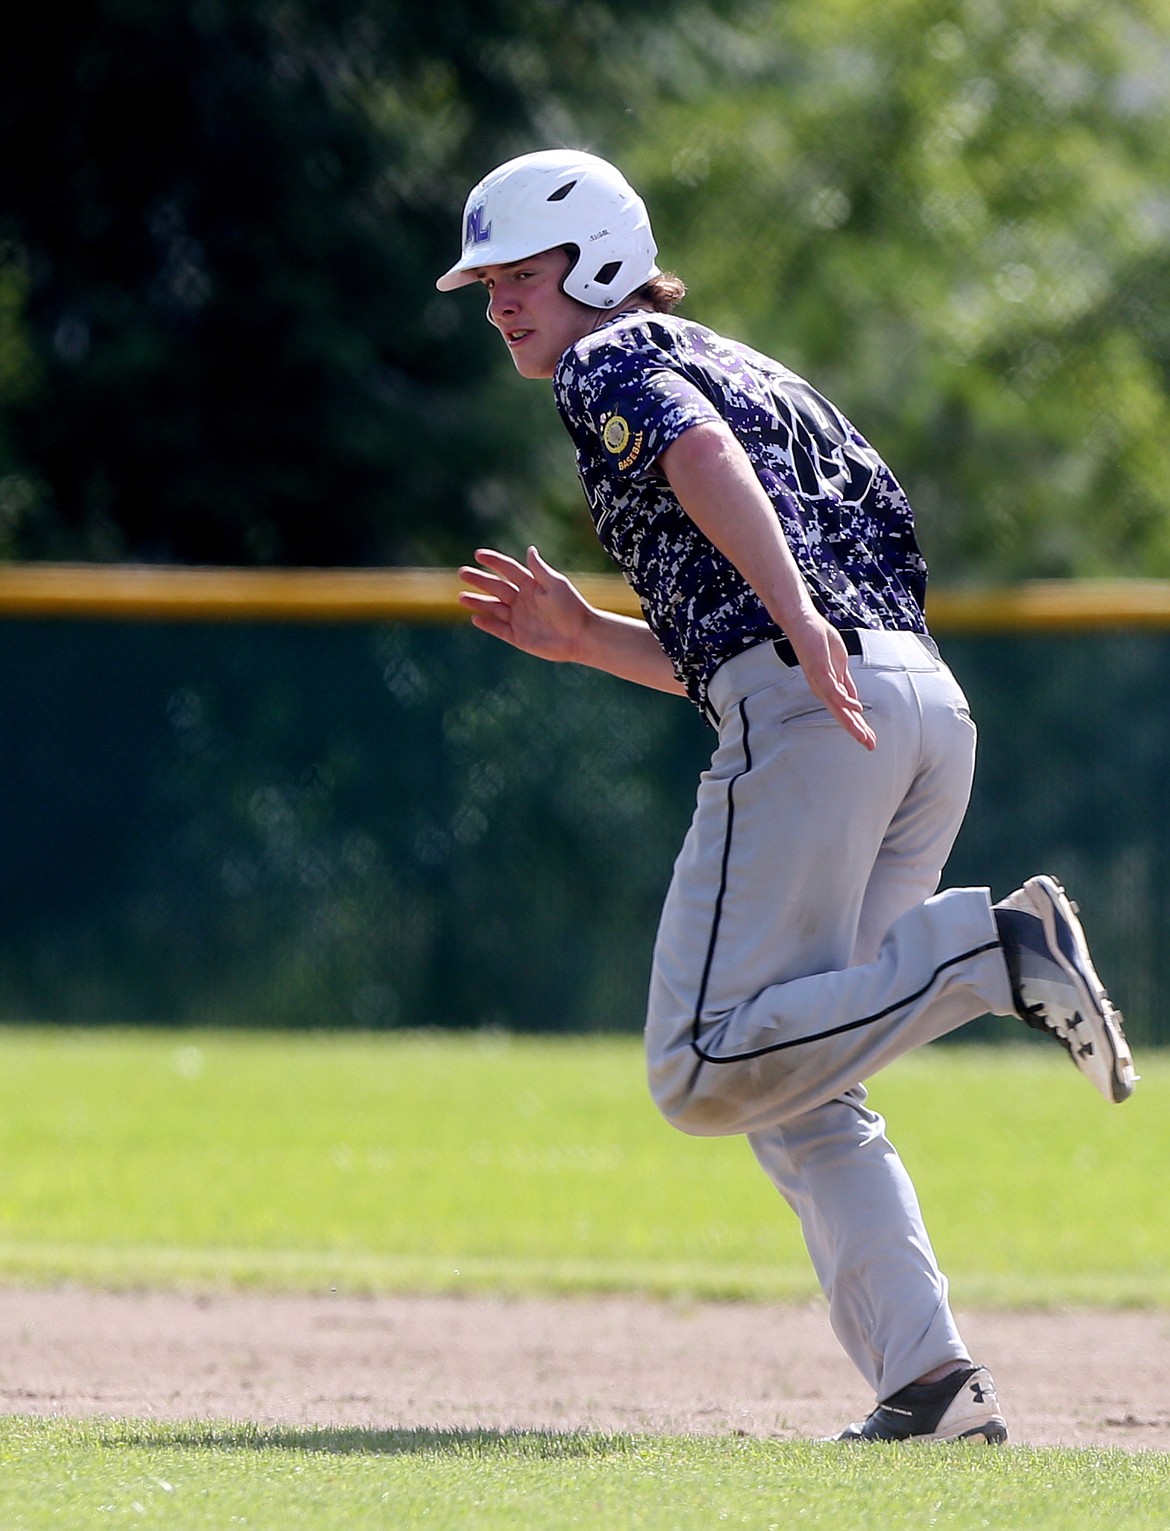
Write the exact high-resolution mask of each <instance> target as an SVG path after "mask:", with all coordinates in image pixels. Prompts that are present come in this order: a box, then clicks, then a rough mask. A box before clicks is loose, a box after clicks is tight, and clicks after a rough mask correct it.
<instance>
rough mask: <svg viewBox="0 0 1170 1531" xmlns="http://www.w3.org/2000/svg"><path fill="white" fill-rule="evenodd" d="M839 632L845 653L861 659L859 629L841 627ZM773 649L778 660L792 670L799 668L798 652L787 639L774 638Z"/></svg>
mask: <svg viewBox="0 0 1170 1531" xmlns="http://www.w3.org/2000/svg"><path fill="white" fill-rule="evenodd" d="M837 632H838V634H839V635H840V638H841V642H842V643H843V644H844V645H845V652H846V653H847V654H852V655H853V656H854V658H860V657H861V653H862V648H861V634H860V633H859V632H858V631H857V629H856V628H855V627H839V628H838V629H837ZM772 647H773V648H774V649H775V650H776V658H777V659H779V660H781V661H782V662H783V663H784V664H786V665H787V666H788V668H789V669H790V670H795V669H796V668H797V667H798V666H799V664H800V660H799V659H797V657H796V650H795V649H794V648H793V647H792V645H791V643H789V641H788V639H787V638H774V639H773V640H772Z"/></svg>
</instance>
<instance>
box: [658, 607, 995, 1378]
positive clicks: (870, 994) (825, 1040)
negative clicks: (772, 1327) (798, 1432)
mask: <svg viewBox="0 0 1170 1531" xmlns="http://www.w3.org/2000/svg"><path fill="white" fill-rule="evenodd" d="M859 637H860V646H861V648H862V653H861V654H860V655H859V656H857V657H855V658H852V659H851V660H850V669H851V671H852V674H853V676H854V679H855V682H856V685H857V689H858V693H859V695H860V697H861V699H862V702H863V704H864V706H865V715H866V718H867V720H868V721H869V723H870V725H871V726H872V727H873V729H874V732H875V733H876V735H877V741H878V743H877V748H876V750H874V751H873V752H868V751H866V750H864V749H863V748H862V747H861V746H860V745H858V744H857V743H856V742H855V741H854V740H853V739H851V738H850V737H849V736H848V735H847V734H846V733H845V731H844V729H842V728H841V726H840V725H839V724H838V723H837V722H836V721H835V720H834V719H833V718H832V716H831V715H830V714H829V712H828V711H827V709H826V708H825V707H824V706H823V705H822V704H820V703H819V702H818V701H817V700H816V699H815V698H814V697H813V695H812V693H811V692H810V691H809V689H808V687H807V685H806V683H805V680H804V676H803V673H802V672H801V670H800V669H799V668H796V667H793V666H789V665H787V664H785V663H784V661H783V659H782V658H781V657H780V656H779V655H778V654H777V652H776V649H775V647H774V646H773V645H772V644H770V643H767V644H761V645H759V646H757V647H755V648H753V649H749V650H748V651H747V652H746V653H743V654H740V655H737V656H736V658H734V659H732V660H729V661H728V662H727V663H726V664H725V665H723V666H722V667H721V668H720V669H719V670H718V671H717V673H716V674H715V676H714V678H713V680H712V683H711V686H710V691H709V695H710V702H711V707H712V710H713V712H714V713H715V714H716V715H717V717H718V727H719V744H718V747H717V749H716V751H715V754H714V757H713V758H712V761H711V766H710V769H709V770H707V771H705V772H704V773H703V776H702V778H701V781H700V784H699V792H698V802H697V805H696V809H695V815H694V818H693V820H692V823H691V827H690V830H689V831H688V834H687V837H686V839H685V841H684V843H683V846H682V849H681V851H680V853H679V856H678V859H677V861H676V863H675V869H674V876H673V879H672V881H671V885H670V889H669V892H668V894H667V897H666V902H665V905H664V907H663V911H662V918H661V923H660V926H659V931H658V939H657V942H656V944H655V951H654V966H653V973H652V977H651V984H650V997H649V1007H648V1015H647V1023H646V1053H647V1069H648V1075H649V1081H650V1089H651V1093H652V1095H653V1097H654V1100H655V1102H656V1103H657V1105H658V1107H659V1109H660V1110H661V1111H662V1112H663V1114H664V1115H665V1116H666V1118H667V1119H668V1120H669V1121H670V1122H672V1123H673V1124H674V1125H675V1126H677V1127H679V1128H680V1129H681V1130H682V1131H684V1132H689V1133H695V1134H699V1135H722V1134H729V1133H744V1134H746V1136H747V1138H748V1140H749V1142H750V1143H751V1146H752V1149H753V1150H754V1152H755V1155H756V1158H757V1159H758V1160H759V1162H760V1164H761V1166H762V1167H763V1169H764V1170H765V1172H766V1173H767V1174H768V1176H769V1177H770V1178H771V1180H772V1181H773V1183H774V1184H775V1185H776V1187H777V1189H778V1190H779V1191H780V1193H781V1195H782V1196H783V1197H784V1198H785V1200H787V1201H788V1203H789V1204H790V1206H791V1207H792V1208H793V1209H794V1211H795V1212H796V1213H797V1216H798V1217H799V1218H800V1222H801V1228H802V1231H803V1234H804V1238H805V1242H806V1244H807V1246H808V1250H809V1254H810V1255H811V1257H812V1262H813V1266H814V1268H815V1270H816V1274H817V1278H818V1280H819V1281H820V1284H821V1286H822V1288H823V1290H824V1292H825V1294H826V1296H827V1298H828V1301H829V1316H830V1321H831V1323H832V1326H833V1329H834V1332H835V1333H836V1335H837V1337H838V1339H839V1340H840V1342H841V1344H842V1346H843V1347H844V1349H845V1351H846V1353H847V1354H848V1355H849V1356H850V1358H851V1359H852V1360H853V1362H854V1364H855V1365H856V1366H857V1367H858V1369H859V1370H860V1371H861V1373H862V1375H863V1376H864V1377H865V1378H866V1379H867V1380H868V1381H869V1382H870V1383H871V1384H872V1386H873V1388H874V1392H875V1395H876V1396H877V1397H878V1398H879V1399H880V1398H885V1397H888V1396H889V1395H890V1394H891V1393H893V1392H896V1391H897V1390H898V1389H899V1388H901V1387H903V1386H905V1385H906V1384H907V1383H909V1382H912V1381H914V1380H915V1379H916V1378H918V1377H920V1376H922V1375H924V1374H925V1373H926V1372H928V1371H931V1370H933V1369H934V1368H935V1367H937V1366H939V1365H941V1364H943V1363H945V1362H947V1361H950V1360H960V1359H962V1358H964V1357H965V1356H966V1355H967V1350H966V1347H965V1346H964V1344H963V1341H962V1339H961V1338H960V1336H959V1333H958V1329H957V1327H956V1324H955V1320H954V1317H953V1315H952V1313H951V1310H950V1306H949V1303H948V1299H947V1282H946V1278H945V1277H944V1276H943V1274H942V1272H941V1271H940V1270H939V1268H938V1264H937V1262H936V1260H935V1257H934V1253H933V1250H932V1249H931V1245H930V1240H929V1238H928V1237H927V1233H926V1229H925V1227H924V1226H923V1221H922V1215H921V1212H920V1210H919V1205H918V1199H917V1196H916V1195H915V1192H914V1188H913V1186H912V1185H911V1183H910V1179H909V1176H908V1175H907V1173H906V1171H905V1169H904V1167H903V1165H902V1162H901V1160H900V1159H899V1157H898V1155H897V1153H896V1151H895V1150H894V1148H893V1146H892V1144H891V1143H890V1142H889V1140H888V1139H887V1137H886V1135H885V1123H884V1122H883V1121H882V1118H881V1117H880V1116H878V1115H877V1114H876V1113H875V1112H873V1111H871V1110H869V1109H868V1108H867V1106H866V1104H865V1099H866V1095H865V1090H864V1088H863V1087H862V1084H861V1081H862V1080H863V1079H865V1078H867V1077H869V1076H870V1075H872V1074H873V1073H875V1072H876V1071H877V1070H878V1069H880V1068H883V1067H885V1065H886V1064H888V1063H892V1062H893V1061H894V1059H896V1058H898V1057H900V1056H901V1055H902V1054H903V1053H906V1052H908V1051H909V1050H910V1049H912V1048H915V1047H918V1046H920V1045H921V1044H922V1043H924V1042H929V1041H932V1040H933V1039H934V1038H936V1037H941V1036H943V1035H945V1034H946V1033H947V1032H951V1031H954V1030H955V1029H956V1028H958V1027H960V1026H962V1025H964V1024H965V1023H966V1022H968V1021H971V1020H974V1019H975V1018H976V1017H977V1016H980V1015H984V1014H987V1013H992V1014H999V1015H1007V1014H1012V1013H1013V1007H1012V1000H1011V991H1010V985H1009V980H1008V976H1007V970H1006V966H1005V963H1004V959H1003V954H1002V950H1001V949H1000V945H999V940H998V936H997V933H996V928H995V921H994V917H993V914H992V910H991V899H990V894H989V892H988V890H987V889H985V888H962V889H953V890H951V891H949V892H946V893H942V894H938V895H936V896H932V895H935V890H936V889H937V887H938V883H939V879H940V877H941V874H942V868H943V864H944V862H945V861H946V858H947V856H948V854H949V852H950V849H951V846H952V845H953V843H954V840H955V837H956V835H957V834H958V831H959V827H960V825H961V823H962V820H963V815H964V812H965V811H966V807H967V802H968V799H969V796H970V790H971V781H972V775H973V771H974V760H975V728H974V724H973V723H972V721H971V717H970V713H969V711H968V708H967V702H966V699H965V697H964V696H963V693H962V691H961V690H960V688H959V686H958V684H957V683H956V681H955V679H954V677H953V676H952V675H951V672H950V671H949V669H948V668H947V667H946V665H945V664H943V662H942V661H941V660H940V659H939V658H938V656H937V650H935V648H934V645H933V644H932V643H931V642H930V640H929V639H926V640H924V639H921V638H919V637H917V636H915V635H914V634H912V633H886V632H863V633H861V634H860V635H859Z"/></svg>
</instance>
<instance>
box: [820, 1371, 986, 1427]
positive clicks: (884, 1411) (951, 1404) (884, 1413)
mask: <svg viewBox="0 0 1170 1531" xmlns="http://www.w3.org/2000/svg"><path fill="white" fill-rule="evenodd" d="M1007 1438H1008V1430H1007V1424H1006V1422H1005V1421H1004V1417H1003V1415H1002V1414H1001V1413H1000V1410H999V1398H998V1396H997V1395H996V1391H995V1383H994V1382H993V1381H992V1380H991V1373H990V1372H989V1371H988V1370H987V1368H986V1366H968V1367H964V1368H963V1369H962V1370H960V1371H956V1372H951V1374H950V1375H949V1376H947V1377H944V1378H943V1379H942V1380H941V1381H940V1382H912V1383H911V1384H910V1385H909V1387H904V1388H902V1389H901V1390H900V1391H899V1392H897V1393H891V1395H890V1396H889V1398H887V1399H885V1400H884V1401H883V1402H882V1403H879V1404H878V1406H877V1408H876V1409H875V1410H874V1411H873V1413H872V1414H871V1415H869V1417H868V1418H867V1419H863V1420H862V1421H861V1423H860V1424H857V1425H846V1427H845V1429H844V1430H842V1431H841V1433H840V1435H834V1436H831V1437H830V1440H834V1441H924V1442H926V1441H971V1442H973V1443H975V1444H978V1445H985V1446H1001V1445H1002V1444H1003V1443H1004V1441H1006V1440H1007Z"/></svg>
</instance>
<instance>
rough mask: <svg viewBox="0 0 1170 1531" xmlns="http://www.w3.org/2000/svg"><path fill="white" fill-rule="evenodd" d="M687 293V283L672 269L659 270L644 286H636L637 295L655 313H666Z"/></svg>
mask: <svg viewBox="0 0 1170 1531" xmlns="http://www.w3.org/2000/svg"><path fill="white" fill-rule="evenodd" d="M686 295H687V284H686V283H685V282H684V281H683V279H682V277H681V276H675V274H674V272H673V271H660V272H659V274H658V275H657V276H652V277H651V278H650V280H649V281H648V282H647V283H646V285H645V286H644V287H639V288H638V293H637V296H638V297H639V298H643V299H644V300H645V301H646V302H647V303H649V305H650V307H651V308H652V309H654V311H655V312H656V313H659V314H668V313H670V311H671V309H672V308H674V307H676V305H677V304H679V303H681V302H682V300H683V299H684V298H685V297H686Z"/></svg>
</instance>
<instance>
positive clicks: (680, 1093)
mask: <svg viewBox="0 0 1170 1531" xmlns="http://www.w3.org/2000/svg"><path fill="white" fill-rule="evenodd" d="M672 1074H673V1071H671V1074H668V1075H667V1077H663V1076H662V1075H661V1074H659V1075H658V1077H655V1071H653V1070H652V1071H651V1075H650V1094H651V1096H652V1097H653V1100H654V1104H655V1105H656V1106H657V1107H658V1109H659V1111H660V1112H661V1113H662V1115H663V1116H664V1117H665V1118H666V1120H667V1121H668V1122H669V1123H670V1125H671V1126H672V1127H676V1128H677V1129H678V1130H679V1132H685V1133H688V1134H689V1135H690V1136H691V1137H696V1138H719V1137H728V1136H730V1135H732V1134H733V1133H738V1132H742V1131H743V1122H742V1115H741V1113H740V1112H739V1111H738V1110H737V1109H736V1107H735V1106H734V1105H733V1104H732V1103H731V1102H730V1101H728V1100H726V1099H722V1098H720V1097H719V1096H718V1095H712V1094H710V1093H708V1092H707V1091H706V1090H705V1089H703V1088H701V1086H700V1085H699V1082H698V1081H697V1080H695V1079H690V1080H686V1081H680V1080H679V1079H677V1077H671V1075H672ZM704 1082H705V1081H704Z"/></svg>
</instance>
